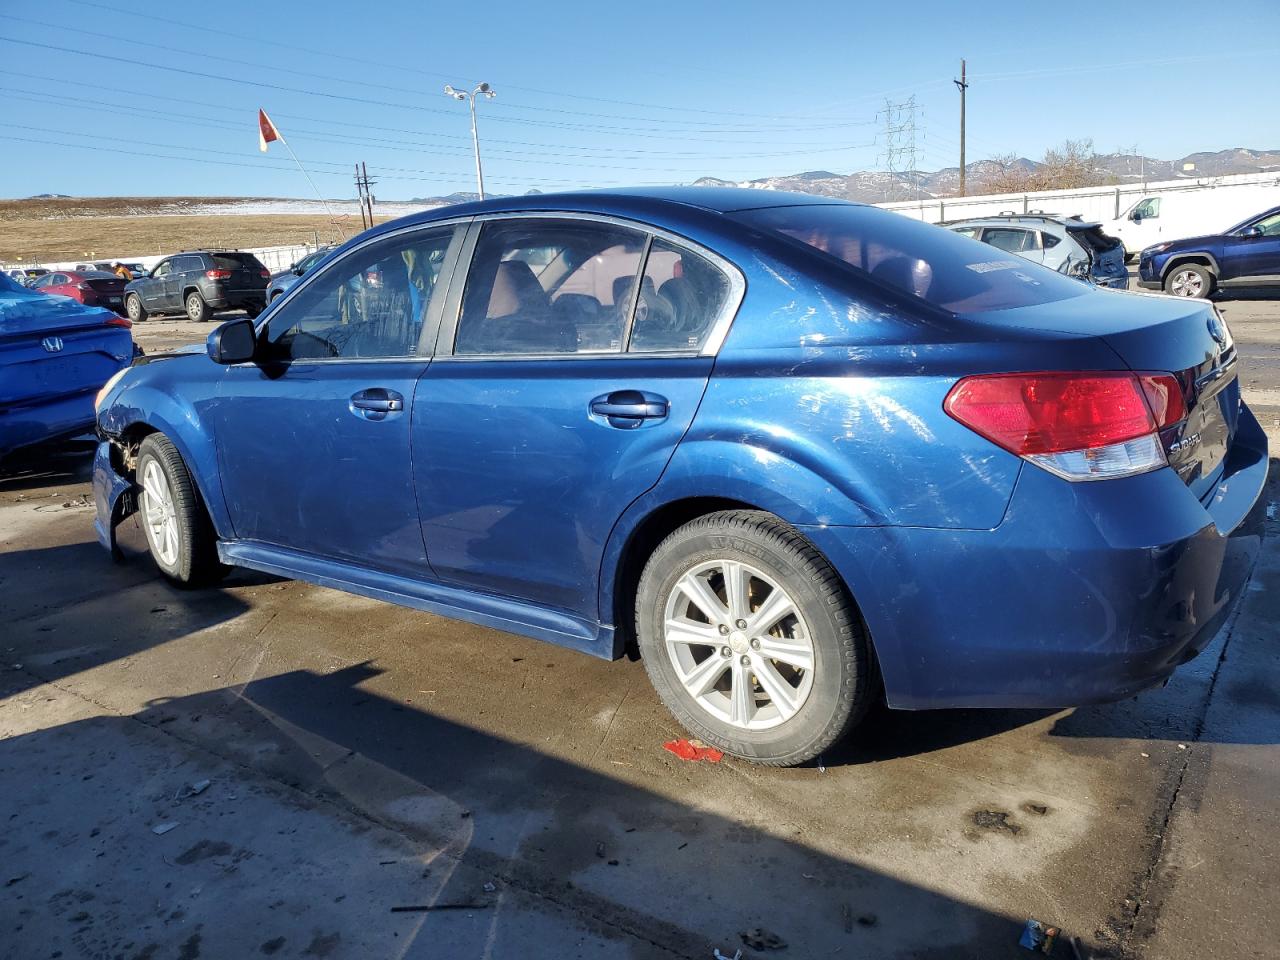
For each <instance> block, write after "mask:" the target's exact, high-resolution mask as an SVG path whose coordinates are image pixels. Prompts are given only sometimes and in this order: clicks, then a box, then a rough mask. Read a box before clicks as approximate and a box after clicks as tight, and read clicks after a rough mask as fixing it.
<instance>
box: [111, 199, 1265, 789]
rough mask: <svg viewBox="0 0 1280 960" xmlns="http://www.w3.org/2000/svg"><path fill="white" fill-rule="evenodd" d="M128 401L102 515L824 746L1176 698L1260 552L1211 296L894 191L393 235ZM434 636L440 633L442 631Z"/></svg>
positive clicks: (379, 235) (305, 283)
mask: <svg viewBox="0 0 1280 960" xmlns="http://www.w3.org/2000/svg"><path fill="white" fill-rule="evenodd" d="M147 361H148V362H146V363H145V364H141V365H138V366H134V367H132V368H131V369H129V370H128V371H126V372H125V373H123V374H121V375H120V376H119V377H118V378H116V379H115V380H114V381H113V382H112V383H111V384H110V385H109V386H108V388H107V389H106V390H105V391H104V394H103V396H102V399H101V402H100V404H99V409H98V430H99V434H100V436H101V438H102V443H101V445H100V447H99V448H98V453H97V459H96V465H95V471H94V490H95V495H96V499H97V511H98V513H97V521H96V527H97V531H98V534H99V537H100V538H101V539H102V541H103V544H104V545H105V546H108V547H114V542H115V541H114V538H115V534H114V530H115V527H116V524H118V523H119V521H120V520H121V518H122V517H124V516H126V515H127V514H129V513H131V512H133V511H135V510H136V511H137V512H138V513H139V515H140V525H141V526H142V528H143V529H144V531H145V533H146V537H147V540H148V543H149V545H150V551H151V554H152V556H153V557H154V559H155V562H156V564H157V566H158V567H159V568H160V570H161V572H162V573H163V574H164V575H165V576H166V577H168V578H169V579H170V580H172V581H174V582H176V583H179V584H184V585H188V584H195V583H199V582H205V583H207V582H210V581H214V580H216V579H217V578H218V577H219V576H220V575H222V574H224V573H225V572H226V571H227V569H228V568H229V567H235V566H239V567H249V568H253V569H256V570H262V571H267V572H269V573H273V574H279V575H284V576H289V577H297V578H300V579H303V580H309V581H311V582H313V583H318V584H323V585H325V586H330V587H335V588H337V589H340V590H346V591H349V592H351V593H356V594H361V595H364V596H367V597H375V598H379V599H382V600H389V601H392V602H394V603H401V604H405V605H407V606H410V607H416V608H420V609H424V610H430V611H433V612H437V613H442V614H445V615H447V616H451V617H456V618H459V619H462V620H469V621H472V622H475V623H480V624H486V625H489V626H492V627H496V628H499V629H502V630H508V631H512V632H515V633H521V634H527V635H529V636H532V637H538V638H540V639H543V640H549V641H551V642H553V643H560V644H564V645H566V646H570V647H574V648H577V649H579V650H582V651H585V652H587V653H593V654H596V655H597V656H601V657H618V656H620V655H622V654H623V653H624V652H626V651H627V650H628V649H635V650H638V652H639V654H640V655H641V656H642V657H643V659H644V663H645V665H646V667H647V670H648V673H649V677H650V678H651V680H652V682H653V685H654V687H655V688H656V690H657V692H658V694H659V696H661V698H662V699H663V700H664V701H665V703H666V704H667V706H668V707H669V708H670V709H671V711H672V712H673V713H674V714H675V716H676V717H677V718H678V719H679V720H680V722H681V723H682V724H683V725H684V726H685V727H686V728H687V729H688V730H689V731H690V732H691V733H692V734H694V735H696V736H698V737H700V738H702V739H703V740H705V741H707V742H709V743H713V744H715V745H716V746H718V747H721V748H723V749H724V750H726V751H728V752H730V753H733V754H735V755H737V756H740V757H746V758H750V759H752V760H757V761H760V762H764V763H769V764H779V765H781V764H794V763H799V762H802V761H805V760H807V759H809V758H812V757H814V756H815V755H817V754H818V753H820V752H821V751H823V750H824V749H826V748H828V747H829V746H830V745H831V744H832V743H833V742H835V741H836V740H837V739H839V738H840V737H841V736H843V735H844V734H845V733H846V732H847V731H848V730H849V729H850V728H851V727H853V725H854V724H855V723H856V722H857V721H858V719H859V718H860V717H861V716H862V715H863V713H864V712H865V711H866V709H867V707H868V705H869V704H871V703H873V702H874V701H875V700H876V699H877V698H880V697H884V698H885V699H886V700H887V702H888V704H889V706H891V707H898V708H906V709H919V708H927V707H956V706H989V707H1015V706H1017V707H1027V706H1065V705H1071V704H1080V703H1086V702H1091V701H1103V700H1112V699H1116V698H1119V697H1125V696H1129V695H1131V694H1133V693H1136V692H1137V691H1139V690H1142V689H1144V688H1146V687H1149V686H1151V685H1153V684H1156V683H1159V682H1160V681H1162V680H1164V679H1165V678H1167V677H1168V676H1169V675H1170V673H1171V672H1172V671H1173V670H1174V668H1175V667H1177V666H1178V665H1179V664H1181V663H1183V662H1185V661H1186V660H1188V659H1189V658H1191V657H1193V656H1194V655H1195V654H1196V653H1197V652H1198V651H1199V650H1201V649H1202V648H1203V647H1204V646H1205V645H1206V644H1207V643H1208V642H1209V640H1210V639H1211V638H1212V637H1213V635H1214V634H1215V633H1216V632H1217V630H1218V628H1219V627H1220V626H1221V625H1222V623H1223V621H1224V620H1225V619H1226V617H1227V616H1228V614H1229V612H1230V611H1231V609H1232V607H1233V606H1234V604H1235V603H1236V601H1237V600H1238V599H1239V597H1240V595H1241V593H1242V591H1243V589H1244V586H1245V583H1246V581H1247V580H1248V578H1249V576H1250V572H1251V570H1252V568H1253V564H1254V561H1255V559H1256V557H1257V553H1258V549H1259V546H1260V536H1261V534H1260V530H1261V524H1260V519H1261V518H1260V516H1259V510H1258V504H1259V496H1260V492H1261V490H1262V486H1263V480H1264V476H1265V473H1266V469H1267V448H1266V439H1265V437H1264V435H1263V432H1262V430H1261V429H1260V428H1259V426H1258V423H1257V421H1256V420H1255V419H1254V417H1253V415H1252V414H1251V413H1250V412H1249V409H1248V408H1247V407H1246V406H1245V405H1244V404H1243V403H1242V402H1241V400H1240V384H1239V380H1238V376H1237V370H1238V364H1237V361H1236V352H1235V348H1234V346H1233V345H1232V341H1231V337H1230V334H1229V333H1228V331H1227V328H1226V326H1225V325H1224V324H1223V322H1222V319H1221V318H1220V317H1219V316H1218V314H1217V313H1216V312H1215V310H1214V308H1213V307H1212V306H1211V305H1209V304H1205V303H1198V302H1192V301H1185V300H1176V299H1172V298H1163V297H1133V296H1127V295H1124V294H1120V293H1114V292H1111V291H1105V290H1098V289H1094V288H1090V287H1088V286H1086V285H1083V284H1080V283H1078V282H1076V281H1074V280H1072V279H1069V278H1067V277H1064V276H1062V275H1060V274H1057V273H1055V272H1053V271H1051V270H1047V269H1045V268H1043V267H1040V266H1037V265H1034V264H1030V263H1028V262H1027V261H1025V260H1022V259H1021V258H1018V257H1012V256H1010V255H1008V254H1006V253H1004V252H1002V251H1000V250H994V249H992V248H991V247H990V246H988V245H986V244H983V243H979V242H977V241H974V240H970V239H967V238H965V237H961V236H958V235H956V234H953V233H951V232H950V231H947V230H944V229H941V228H938V227H934V226H929V225H926V224H922V223H919V222H917V221H915V220H911V219H908V218H906V217H902V216H899V215H898V214H895V213H889V212H886V211H882V210H878V209H876V208H874V207H866V206H861V205H858V204H851V203H840V202H832V201H830V200H827V199H823V198H819V197H811V196H800V195H794V194H787V193H774V192H756V191H745V190H734V189H731V188H730V189H698V188H688V189H675V188H673V189H664V190H648V191H645V190H636V191H627V192H599V193H597V192H588V193H578V194H563V195H559V196H555V195H544V196H532V197H518V198H512V199H503V200H490V201H486V202H481V203H472V204H465V205H460V206H454V207H449V208H445V209H442V210H435V211H431V212H429V213H425V214H420V215H415V216H412V217H408V218H405V219H402V220H398V221H395V222H393V223H388V224H385V225H382V226H379V227H377V228H376V229H374V230H371V231H369V232H367V233H364V234H362V235H360V236H359V237H357V238H355V239H354V240H352V241H350V242H348V243H347V244H346V245H345V246H343V247H342V248H340V249H339V250H337V251H335V252H334V253H332V254H330V256H329V258H328V259H327V260H326V262H325V263H324V265H323V266H321V267H320V268H319V269H317V270H315V271H312V272H310V273H308V274H307V276H306V277H304V278H303V279H302V280H301V281H299V282H298V283H297V284H296V285H295V286H294V287H293V288H292V289H291V290H289V291H288V293H287V294H285V295H284V296H283V297H281V298H280V299H279V300H277V301H276V302H275V303H274V304H272V306H271V307H270V308H268V309H267V310H266V311H265V312H264V313H263V314H262V316H261V317H259V318H258V319H257V320H256V321H251V320H248V319H244V318H242V319H237V320H231V321H229V322H227V323H225V324H223V325H222V326H220V327H218V328H217V329H216V330H214V331H213V332H212V333H211V334H210V336H209V339H208V343H207V345H206V348H205V349H203V350H193V351H189V352H186V351H180V352H178V353H175V354H170V355H168V356H151V357H148V358H147ZM423 642H424V643H429V642H430V640H429V639H428V638H426V637H424V639H423Z"/></svg>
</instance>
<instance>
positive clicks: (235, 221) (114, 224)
mask: <svg viewBox="0 0 1280 960" xmlns="http://www.w3.org/2000/svg"><path fill="white" fill-rule="evenodd" d="M243 203H244V201H243V200H238V199H237V200H219V199H203V198H202V199H200V200H191V199H187V198H141V199H137V198H128V197H108V198H102V199H83V200H82V199H75V198H69V199H62V198H57V199H36V200H0V262H4V263H40V262H45V261H49V262H57V261H61V260H78V259H80V258H82V257H83V258H90V257H120V258H122V259H123V258H130V257H146V256H153V255H160V254H166V253H172V252H173V251H175V250H182V249H192V248H196V247H206V246H223V247H269V246H277V245H284V244H294V243H309V242H311V241H312V240H313V239H314V238H315V236H316V234H318V235H319V239H320V240H321V241H322V242H328V241H333V240H336V239H338V234H337V231H336V230H335V228H334V226H333V223H332V221H331V220H330V219H329V217H327V216H323V215H320V216H317V215H311V214H293V213H278V214H277V213H273V214H249V215H241V214H231V213H228V214H218V213H209V212H207V211H208V210H209V209H210V208H211V207H213V208H217V207H218V206H222V205H226V206H228V207H232V208H233V207H234V206H236V205H239V204H243ZM197 205H198V206H199V208H200V209H201V210H202V211H203V212H201V213H196V214H184V213H182V212H181V211H182V210H183V209H184V208H189V207H195V206H197ZM383 219H390V218H389V217H388V218H379V222H381V221H382V220H383ZM343 229H344V230H345V231H346V233H347V236H351V235H353V234H355V233H358V232H359V231H360V218H359V217H358V216H356V217H354V218H349V219H347V220H345V221H344V222H343Z"/></svg>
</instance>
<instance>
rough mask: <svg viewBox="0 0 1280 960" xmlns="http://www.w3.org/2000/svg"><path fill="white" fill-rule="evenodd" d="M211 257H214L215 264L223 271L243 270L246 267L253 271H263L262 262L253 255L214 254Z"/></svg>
mask: <svg viewBox="0 0 1280 960" xmlns="http://www.w3.org/2000/svg"><path fill="white" fill-rule="evenodd" d="M210 256H212V257H213V262H214V263H216V264H217V265H218V266H219V267H221V268H222V269H223V270H241V269H244V268H245V267H248V268H249V269H251V270H261V269H262V261H260V260H259V259H258V258H257V257H255V256H254V255H253V254H252V253H235V252H232V253H214V254H210Z"/></svg>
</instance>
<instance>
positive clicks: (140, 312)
mask: <svg viewBox="0 0 1280 960" xmlns="http://www.w3.org/2000/svg"><path fill="white" fill-rule="evenodd" d="M124 311H125V313H126V314H128V316H129V322H130V323H141V322H142V321H143V320H145V319H147V311H146V309H145V308H144V307H143V306H142V298H141V297H139V296H138V295H137V294H136V293H131V294H129V295H128V296H127V297H125V298H124Z"/></svg>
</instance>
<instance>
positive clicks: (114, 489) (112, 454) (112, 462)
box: [93, 440, 138, 560]
mask: <svg viewBox="0 0 1280 960" xmlns="http://www.w3.org/2000/svg"><path fill="white" fill-rule="evenodd" d="M118 455H119V450H118V449H116V450H115V451H113V449H112V444H111V442H110V441H108V440H103V441H101V442H100V443H99V444H98V449H97V452H95V453H94V455H93V502H94V507H95V508H96V515H95V516H94V518H93V530H94V532H95V533H96V534H97V535H98V542H99V543H100V544H102V545H103V546H104V547H106V548H107V549H108V550H110V551H111V556H112V558H113V559H115V560H123V559H124V554H123V553H121V551H120V547H119V546H118V545H117V543H116V527H118V526H120V521H122V520H124V519H125V517H128V516H130V515H131V514H133V513H134V512H135V511H137V509H138V497H137V492H136V485H135V484H134V482H133V481H132V480H130V479H128V478H127V477H124V476H121V475H120V473H119V472H118V471H117V469H116V457H117V456H118Z"/></svg>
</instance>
